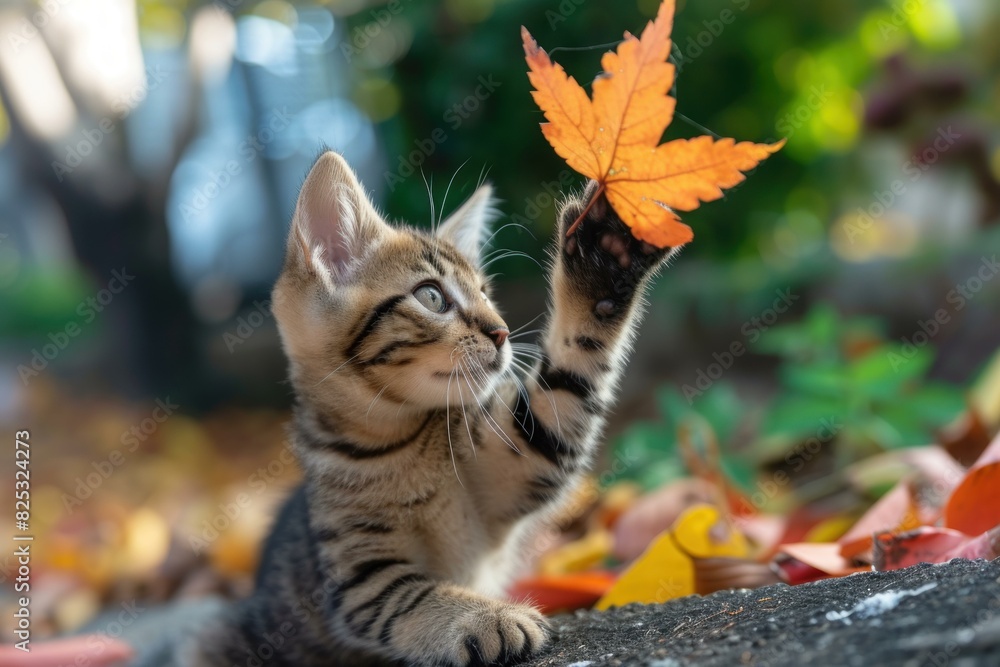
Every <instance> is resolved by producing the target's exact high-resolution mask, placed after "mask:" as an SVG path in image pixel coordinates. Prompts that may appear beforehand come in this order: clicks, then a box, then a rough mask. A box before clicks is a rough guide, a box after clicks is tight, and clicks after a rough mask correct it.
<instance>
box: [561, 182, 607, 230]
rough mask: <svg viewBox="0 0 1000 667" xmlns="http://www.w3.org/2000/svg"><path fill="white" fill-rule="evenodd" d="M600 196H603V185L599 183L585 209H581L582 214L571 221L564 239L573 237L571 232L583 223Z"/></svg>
mask: <svg viewBox="0 0 1000 667" xmlns="http://www.w3.org/2000/svg"><path fill="white" fill-rule="evenodd" d="M602 194H604V183H601V184H600V185H599V186H598V187H597V192H595V193H594V196H593V197H591V198H590V201H589V202H587V207H586V208H585V209H583V212H582V213H580V215H579V216H578V217H577V219H576V220H574V221H573V224H572V225H570V226H569V229H567V230H566V238H569V237H571V236H573V232H575V231H576V228H577V227H579V226H580V223H581V222H583V219H584V218H586V217H587V214H588V213H590V209H592V208H593V207H594V204H595V203H596V202H597V199H598V197H600V196H601V195H602Z"/></svg>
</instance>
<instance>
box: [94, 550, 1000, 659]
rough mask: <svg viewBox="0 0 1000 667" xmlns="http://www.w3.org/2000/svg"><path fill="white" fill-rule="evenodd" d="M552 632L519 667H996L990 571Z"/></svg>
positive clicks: (147, 636) (883, 576)
mask: <svg viewBox="0 0 1000 667" xmlns="http://www.w3.org/2000/svg"><path fill="white" fill-rule="evenodd" d="M219 607H220V603H219V602H218V601H198V602H187V603H183V604H175V605H173V606H172V607H166V608H153V609H149V610H148V611H146V612H144V613H143V614H141V617H140V618H139V619H137V621H136V622H135V623H134V624H133V625H131V626H130V627H128V628H126V634H125V636H124V639H126V640H129V641H131V642H133V644H134V645H135V646H136V647H137V648H138V649H139V653H140V655H139V656H138V657H139V659H138V660H137V661H136V663H135V664H137V665H141V667H160V666H162V665H163V664H164V657H165V655H166V654H167V653H168V652H169V647H170V646H172V645H174V644H176V643H177V642H178V640H179V639H180V638H181V637H182V636H184V635H185V634H187V633H188V632H190V631H191V629H193V628H195V627H198V625H200V623H201V622H203V620H204V618H205V617H206V616H209V615H211V614H212V613H215V611H217V610H218V609H219ZM553 626H554V628H555V630H556V632H557V635H558V636H557V637H556V639H555V641H554V642H553V643H552V644H551V645H550V646H549V647H548V648H547V649H546V650H544V651H543V652H542V653H541V654H540V655H539V656H538V657H537V658H536V659H534V660H532V661H530V662H528V663H525V664H526V665H527V666H529V667H605V666H615V667H617V666H626V665H627V666H630V667H632V666H639V665H642V666H644V667H682V666H683V667H688V666H696V667H733V666H739V665H759V666H761V667H784V666H789V667H790V666H795V667H802V666H804V665H808V666H809V667H823V666H827V665H829V666H836V667H840V666H859V667H860V666H862V665H863V666H865V667H881V666H889V665H900V666H904V667H924V666H927V667H945V666H946V665H947V666H948V667H972V666H980V665H984V666H986V665H988V666H990V667H1000V561H994V562H985V561H953V562H951V563H947V564H944V565H918V566H916V567H912V568H908V569H906V570H899V571H896V572H872V573H863V574H856V575H853V576H850V577H844V578H840V579H830V580H826V581H820V582H816V583H812V584H804V585H801V586H794V587H792V586H785V585H778V586H769V587H767V588H758V589H755V590H742V591H730V592H723V593H716V594H714V595H710V596H708V597H698V596H692V597H688V598H683V599H680V600H674V601H672V602H669V603H667V604H662V605H629V606H628V607H623V608H621V609H614V610H611V611H609V612H603V613H601V612H578V613H576V614H574V615H566V616H559V617H555V618H554V619H553ZM92 629H100V624H95V626H94V627H93V628H92ZM340 664H341V663H340V662H338V661H337V660H336V659H333V660H331V665H340Z"/></svg>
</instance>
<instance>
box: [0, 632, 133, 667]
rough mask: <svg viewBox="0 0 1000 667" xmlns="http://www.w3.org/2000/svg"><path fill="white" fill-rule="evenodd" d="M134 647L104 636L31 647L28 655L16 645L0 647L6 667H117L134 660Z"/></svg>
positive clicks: (39, 644)
mask: <svg viewBox="0 0 1000 667" xmlns="http://www.w3.org/2000/svg"><path fill="white" fill-rule="evenodd" d="M132 655H133V651H132V647H131V646H129V645H128V644H125V643H123V642H120V641H115V640H114V639H110V638H109V637H106V636H104V635H87V636H82V637H70V638H68V639H57V640H54V641H45V642H40V643H37V644H36V643H34V642H32V644H31V652H30V653H25V652H24V651H21V650H19V649H16V648H14V647H13V646H0V665H3V666H4V667H62V666H63V665H91V666H93V667H101V666H103V665H115V664H118V663H121V662H124V661H126V660H130V659H131V658H132Z"/></svg>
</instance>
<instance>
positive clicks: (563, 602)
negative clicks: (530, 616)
mask: <svg viewBox="0 0 1000 667" xmlns="http://www.w3.org/2000/svg"><path fill="white" fill-rule="evenodd" d="M614 581H615V575H614V574H613V573H611V572H601V571H593V572H577V573H574V574H560V575H541V576H537V577H527V578H525V579H520V580H518V581H517V582H515V584H514V585H513V587H512V588H511V590H510V597H511V598H512V599H513V600H515V601H518V602H527V603H530V604H533V605H536V606H537V607H538V608H539V609H540V610H541V611H542V613H544V614H555V613H558V612H563V611H572V610H574V609H583V608H585V607H590V606H591V605H593V604H594V603H595V602H597V600H599V599H600V597H601V596H602V595H604V594H605V593H606V592H607V591H608V589H609V588H611V585H612V583H613V582H614Z"/></svg>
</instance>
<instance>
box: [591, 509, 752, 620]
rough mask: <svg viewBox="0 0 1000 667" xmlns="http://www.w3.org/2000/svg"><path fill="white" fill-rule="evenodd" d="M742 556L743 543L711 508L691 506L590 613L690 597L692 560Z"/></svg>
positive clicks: (619, 579) (744, 548) (744, 552)
mask: <svg viewBox="0 0 1000 667" xmlns="http://www.w3.org/2000/svg"><path fill="white" fill-rule="evenodd" d="M747 551H748V549H747V542H746V538H744V537H743V535H742V534H741V533H739V532H738V531H735V530H733V529H732V528H731V527H730V525H729V524H728V523H727V522H726V521H725V520H724V519H723V517H722V515H721V514H720V513H719V510H718V509H716V508H715V507H713V506H711V505H695V506H694V507H691V508H690V509H688V510H687V511H686V512H684V513H683V514H682V515H681V516H680V517H679V518H678V519H677V521H676V522H675V523H674V526H673V528H672V529H671V530H670V531H668V532H664V533H661V534H660V536H659V537H657V538H656V539H655V540H653V542H652V544H650V546H649V548H647V549H646V551H645V552H643V554H642V555H641V556H639V558H637V559H636V560H635V562H634V563H632V566H631V567H629V568H628V569H627V570H625V572H623V573H622V575H621V576H620V577H618V580H617V581H616V582H615V585H614V586H612V587H611V590H609V591H608V592H607V593H606V594H605V595H604V597H602V598H601V599H600V600H599V601H598V602H597V604H596V605H595V609H599V610H605V609H610V608H611V607H617V606H621V605H625V604H629V603H630V602H642V603H647V604H650V603H657V602H666V601H667V600H672V599H674V598H679V597H684V596H686V595H693V594H694V593H695V582H694V565H693V564H692V561H691V556H694V557H696V558H712V557H722V556H729V557H733V558H741V557H745V556H746V555H747Z"/></svg>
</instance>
